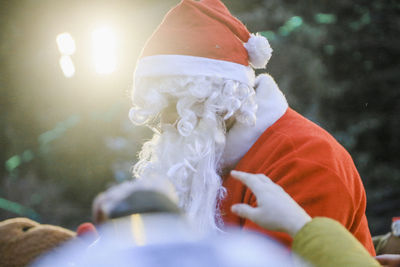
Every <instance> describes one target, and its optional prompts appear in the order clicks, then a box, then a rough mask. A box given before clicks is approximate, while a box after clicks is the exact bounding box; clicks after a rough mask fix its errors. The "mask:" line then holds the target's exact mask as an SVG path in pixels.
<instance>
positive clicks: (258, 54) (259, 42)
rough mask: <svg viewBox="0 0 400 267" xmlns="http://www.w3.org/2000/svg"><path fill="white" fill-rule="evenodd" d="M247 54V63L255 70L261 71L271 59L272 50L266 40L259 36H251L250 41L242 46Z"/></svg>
mask: <svg viewBox="0 0 400 267" xmlns="http://www.w3.org/2000/svg"><path fill="white" fill-rule="evenodd" d="M244 47H245V48H246V49H247V53H248V54H249V62H250V64H251V65H252V66H253V68H255V69H263V68H265V66H266V65H267V63H268V61H269V59H270V58H271V54H272V48H271V46H270V45H269V43H268V40H267V38H265V37H264V36H261V35H259V34H257V35H254V34H251V36H250V39H249V40H248V41H247V43H245V44H244Z"/></svg>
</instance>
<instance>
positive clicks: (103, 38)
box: [92, 27, 117, 74]
mask: <svg viewBox="0 0 400 267" xmlns="http://www.w3.org/2000/svg"><path fill="white" fill-rule="evenodd" d="M92 51H93V61H94V64H95V68H96V72H97V73H100V74H110V73H112V72H113V71H114V70H115V68H116V64H117V57H116V37H115V33H114V31H113V30H112V29H111V28H109V27H102V28H98V29H96V30H94V31H93V32H92Z"/></svg>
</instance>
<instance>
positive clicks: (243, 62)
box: [135, 0, 272, 86]
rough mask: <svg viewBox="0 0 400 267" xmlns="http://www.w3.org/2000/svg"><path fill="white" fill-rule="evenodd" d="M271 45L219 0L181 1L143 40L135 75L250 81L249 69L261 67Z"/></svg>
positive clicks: (252, 77) (250, 73)
mask: <svg viewBox="0 0 400 267" xmlns="http://www.w3.org/2000/svg"><path fill="white" fill-rule="evenodd" d="M271 52H272V49H271V47H270V46H269V43H268V41H267V39H266V38H265V37H263V36H260V35H254V34H250V33H249V31H248V30H247V28H246V26H244V25H243V23H242V22H240V21H239V20H238V19H236V18H235V17H233V16H232V15H231V14H230V12H229V10H228V9H227V8H226V6H225V5H224V4H223V3H222V2H220V1H219V0H202V1H193V0H183V1H182V2H181V3H180V4H179V5H177V6H176V7H174V8H173V9H171V10H170V11H169V12H168V13H167V15H166V16H165V17H164V20H163V21H162V23H161V24H160V25H159V27H158V28H157V30H156V31H155V32H154V33H153V35H152V36H151V37H150V39H149V40H148V41H147V43H146V45H145V47H144V49H143V51H142V54H141V57H140V60H139V61H138V64H137V66H136V71H135V79H138V78H140V77H146V76H171V75H188V76H200V75H201V76H211V77H221V78H226V79H232V80H236V81H239V82H242V83H245V84H248V85H249V86H253V83H254V71H253V69H252V68H251V67H250V66H249V65H251V66H252V67H253V68H265V66H266V64H267V62H268V60H269V59H270V57H271Z"/></svg>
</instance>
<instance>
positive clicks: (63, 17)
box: [0, 0, 400, 235]
mask: <svg viewBox="0 0 400 267" xmlns="http://www.w3.org/2000/svg"><path fill="white" fill-rule="evenodd" d="M177 3H178V1H177V0H175V1H172V0H142V1H140V0H114V1H111V0H110V1H100V0H97V1H94V0H92V1H88V0H86V1H85V0H80V1H77V0H69V1H63V0H35V1H33V0H19V1H13V0H9V1H5V0H2V1H0V89H1V90H0V92H1V98H0V125H1V129H2V130H1V131H0V161H1V162H2V163H1V164H0V166H1V167H0V220H4V219H6V218H9V217H15V216H26V217H30V218H33V219H36V220H38V221H40V222H42V223H50V224H57V225H61V226H64V227H68V228H71V229H74V228H75V227H76V226H77V225H79V224H80V223H82V222H84V221H90V219H91V203H92V200H93V198H94V197H95V196H96V194H98V193H99V192H101V191H102V190H104V189H105V188H106V187H107V186H109V185H111V184H114V183H117V182H119V181H123V180H125V179H128V178H129V177H130V168H131V166H132V164H133V163H134V161H135V159H136V153H137V151H138V149H139V148H140V144H141V143H142V142H143V141H144V140H146V139H147V138H149V136H150V132H149V131H148V130H147V129H144V128H141V127H135V126H133V125H132V124H131V123H130V121H129V119H128V116H127V114H128V110H129V108H130V99H129V93H130V89H131V84H132V73H133V70H134V67H135V62H136V59H137V56H138V54H139V53H140V48H141V47H142V46H143V44H144V42H145V40H146V39H147V38H148V37H149V36H150V34H151V32H152V31H153V30H154V29H155V27H156V26H157V25H158V24H159V23H160V21H161V19H162V17H163V15H164V14H165V13H166V12H167V11H168V9H169V8H170V7H172V6H173V5H175V4H177ZM224 3H225V4H226V5H227V6H228V8H229V9H230V10H231V11H232V13H233V14H234V15H236V16H238V17H239V18H240V19H241V20H242V21H243V22H244V23H245V24H246V25H247V27H248V28H249V30H250V31H251V32H261V33H262V34H263V35H265V36H267V37H268V38H269V40H270V44H271V46H272V47H273V49H274V53H273V57H272V59H271V61H270V62H269V64H268V67H267V71H268V72H269V73H271V74H272V76H273V77H274V78H275V79H276V81H277V83H278V84H279V86H280V88H281V90H282V91H283V92H284V93H285V94H286V97H287V98H288V101H289V104H290V105H291V106H292V107H293V108H295V109H296V110H298V111H299V112H300V113H302V114H304V115H305V116H306V117H308V118H309V119H311V120H312V121H314V122H316V123H318V124H319V125H321V126H322V127H324V128H325V129H327V130H328V131H330V132H331V133H332V134H333V135H334V136H335V137H336V138H337V139H338V140H339V142H340V143H341V144H342V145H343V146H344V147H345V148H346V149H348V151H349V152H350V153H351V155H352V156H353V158H354V161H355V163H356V166H357V168H358V170H359V172H360V174H361V177H362V179H363V182H364V185H365V187H366V191H367V197H368V207H367V216H368V219H369V224H370V228H371V231H372V233H373V234H374V235H375V234H380V233H385V232H387V231H389V227H390V223H391V217H393V216H399V215H400V157H399V155H398V151H400V119H399V118H400V88H399V85H400V71H399V58H400V2H399V1H396V0H385V1H382V0H368V1H367V0H354V1H347V0H346V1H345V0H338V1H329V2H328V1H310V0H307V1H303V0H301V1H288V0H286V1H282V0H281V1H279V0H265V1H262V0H242V1H239V0H225V1H224ZM104 26H106V27H109V29H111V30H112V32H113V38H115V53H114V54H113V55H114V58H115V60H116V61H115V62H116V65H115V69H114V70H113V72H111V73H109V74H99V73H97V72H96V69H95V66H94V65H93V64H94V63H93V62H94V60H95V59H93V55H92V54H93V53H92V52H93V47H92V45H93V42H92V39H91V38H92V37H91V36H92V32H93V30H95V29H97V28H98V27H104ZM64 32H68V33H69V34H70V35H71V36H72V37H73V38H74V40H75V45H76V51H75V53H74V54H72V55H71V56H70V59H72V62H73V64H74V67H75V73H74V75H73V76H72V77H70V78H67V77H65V76H64V75H63V72H62V71H61V68H60V65H59V60H60V56H61V55H60V52H59V51H58V48H57V44H56V37H57V36H58V35H59V34H60V33H64ZM106 41H107V40H106ZM100 54H101V53H100ZM338 198H340V195H338Z"/></svg>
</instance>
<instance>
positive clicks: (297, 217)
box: [231, 171, 311, 237]
mask: <svg viewBox="0 0 400 267" xmlns="http://www.w3.org/2000/svg"><path fill="white" fill-rule="evenodd" d="M231 175H232V176H233V177H234V178H236V179H238V180H240V181H241V182H243V183H244V184H245V185H246V186H247V187H249V188H250V189H251V191H253V193H254V194H255V196H256V198H257V203H258V206H257V207H255V208H254V207H251V206H249V205H247V204H235V205H233V206H232V207H231V210H232V212H233V213H235V214H237V215H238V216H240V217H244V218H247V219H249V220H251V221H253V222H255V223H256V224H258V225H259V226H261V227H263V228H265V229H267V230H272V231H283V232H286V233H288V234H289V235H291V236H292V237H294V236H295V235H296V233H297V232H298V231H299V230H300V229H301V228H302V227H303V226H304V225H305V224H306V223H308V222H309V221H311V217H310V216H309V215H308V214H307V213H306V212H305V210H304V209H303V208H302V207H300V206H299V205H298V204H297V203H296V202H295V201H294V200H293V199H292V198H291V197H290V196H289V195H288V194H287V193H286V192H285V191H284V190H283V189H282V187H280V186H279V185H277V184H275V183H274V182H272V181H271V179H269V178H268V177H267V176H265V175H264V174H251V173H246V172H239V171H232V172H231Z"/></svg>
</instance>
